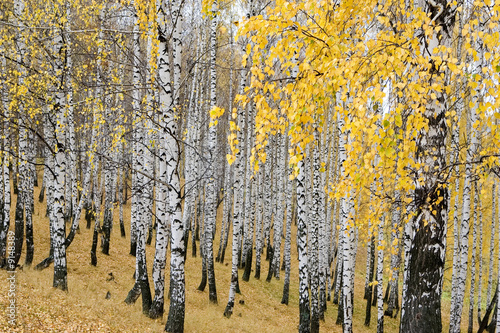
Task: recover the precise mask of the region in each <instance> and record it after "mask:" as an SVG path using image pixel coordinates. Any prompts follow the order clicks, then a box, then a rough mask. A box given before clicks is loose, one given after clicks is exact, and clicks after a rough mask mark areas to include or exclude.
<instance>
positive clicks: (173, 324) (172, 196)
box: [158, 0, 185, 332]
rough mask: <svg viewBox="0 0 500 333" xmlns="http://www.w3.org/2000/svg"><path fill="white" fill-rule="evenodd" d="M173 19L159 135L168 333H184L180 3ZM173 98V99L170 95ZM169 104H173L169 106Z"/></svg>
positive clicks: (161, 80) (162, 26)
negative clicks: (165, 207)
mask: <svg viewBox="0 0 500 333" xmlns="http://www.w3.org/2000/svg"><path fill="white" fill-rule="evenodd" d="M159 10H160V11H161V12H163V15H164V13H166V12H167V4H166V3H165V0H163V1H161V5H160V7H159ZM172 17H173V22H175V25H174V30H173V33H172V39H173V65H174V66H173V67H174V75H173V83H174V94H173V96H175V98H173V99H172V98H171V97H169V96H168V95H169V93H168V92H169V91H172V90H171V87H169V84H170V75H169V74H170V73H169V71H168V70H167V68H166V67H167V65H166V64H167V62H165V61H164V60H161V59H160V64H159V65H158V69H159V77H160V78H159V83H160V86H161V87H162V89H161V93H160V110H161V111H160V112H161V116H160V117H162V118H163V119H162V121H164V122H165V124H166V126H165V127H164V129H163V132H160V135H162V136H163V138H164V140H165V141H164V144H163V147H164V148H165V150H166V152H167V154H166V161H165V162H166V164H167V181H166V183H167V184H169V185H170V189H169V203H170V205H169V207H170V211H171V223H170V225H171V238H170V290H171V295H170V307H169V312H168V319H167V323H166V325H165V330H166V331H167V332H183V331H184V315H185V277H184V252H185V248H184V239H183V238H184V225H183V223H182V210H181V198H182V196H181V186H180V179H179V161H180V152H179V142H178V141H177V140H178V136H179V134H180V133H179V130H178V125H177V121H176V110H179V107H180V104H179V87H180V79H181V78H180V74H181V55H182V41H181V29H182V12H181V3H180V2H179V1H175V2H174V3H172ZM158 21H159V22H158V25H159V27H160V29H159V30H160V32H159V39H160V54H162V55H164V56H166V51H167V50H168V48H167V44H166V43H167V40H166V36H167V34H166V29H165V22H164V21H163V22H162V15H159V16H158ZM170 96H172V95H170ZM168 102H170V104H168Z"/></svg>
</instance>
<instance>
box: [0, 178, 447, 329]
mask: <svg viewBox="0 0 500 333" xmlns="http://www.w3.org/2000/svg"><path fill="white" fill-rule="evenodd" d="M38 191H39V188H37V189H36V192H38ZM35 194H36V195H38V193H35ZM36 198H37V196H36ZM13 202H14V201H13ZM125 208H126V209H125V220H126V221H129V220H130V206H129V205H127V206H126V207H125ZM44 213H45V204H40V203H38V202H36V207H35V216H34V235H35V260H34V262H35V263H38V262H40V261H41V260H42V259H44V257H45V256H46V255H47V254H48V252H49V234H48V219H47V218H46V217H45V216H44ZM117 220H118V219H117V217H116V216H115V221H117ZM83 223H84V221H82V225H81V226H82V228H81V233H80V234H78V235H77V236H76V237H75V240H74V242H73V244H72V245H71V247H70V248H69V249H68V254H67V259H68V288H69V292H67V293H66V292H61V291H59V290H56V289H54V288H52V287H51V286H52V277H53V267H52V266H51V267H50V268H49V269H46V270H44V271H42V272H39V271H34V270H33V269H32V268H25V269H23V270H20V271H18V272H17V275H16V282H17V291H16V301H17V321H16V326H15V327H12V326H9V325H8V323H7V320H8V319H7V317H6V316H5V315H4V314H2V316H0V331H6V332H14V331H15V332H162V331H163V328H164V325H165V321H166V318H167V313H166V314H165V315H164V317H163V318H162V319H159V320H151V319H149V318H147V317H145V316H144V315H142V311H141V302H140V300H139V301H138V302H137V303H136V304H134V305H131V306H128V305H126V304H125V303H124V302H123V301H124V299H125V297H126V295H127V293H128V291H129V290H130V288H131V287H132V286H133V283H134V281H133V279H132V276H133V272H134V267H135V258H134V257H132V256H130V255H129V254H128V253H129V238H128V231H129V228H127V238H126V239H124V238H121V237H120V234H119V227H118V226H117V225H115V227H114V228H113V232H112V236H111V249H110V255H109V256H106V255H102V254H100V253H99V254H98V264H97V267H93V266H91V265H90V248H91V242H92V233H91V230H87V229H85V225H84V224H83ZM217 231H220V226H219V227H218V229H217ZM293 232H294V234H293V235H292V239H295V229H294V230H293ZM218 240H219V235H218V234H217V236H216V240H215V244H214V249H217V248H218V247H217V246H218ZM293 243H294V242H293ZM230 248H231V244H230V242H229V245H228V252H227V253H226V258H227V259H226V263H224V264H220V263H215V269H216V272H215V274H216V279H217V291H218V300H219V304H218V305H213V304H210V303H209V301H208V287H207V290H206V291H205V292H199V291H197V290H196V288H197V287H198V284H199V282H200V280H201V259H200V258H199V257H197V258H193V257H191V243H189V246H188V256H187V262H186V320H185V331H186V332H253V333H255V332H295V331H296V330H297V326H298V318H299V316H298V314H299V313H298V272H297V261H296V260H295V258H296V257H297V254H296V248H295V245H294V244H292V276H291V286H290V291H291V292H290V304H289V305H288V306H285V305H282V304H280V302H281V296H282V289H283V278H282V279H281V280H280V281H277V280H273V281H272V282H271V283H267V282H265V280H264V279H265V276H266V275H267V267H268V263H267V262H265V261H264V262H263V265H262V268H263V271H262V274H261V275H262V276H263V279H261V280H255V279H253V276H252V278H251V279H250V282H243V281H241V280H240V288H241V291H242V294H241V295H237V297H236V305H235V308H234V314H233V316H232V317H231V318H230V319H227V318H224V317H223V311H224V308H225V305H226V302H227V298H228V289H229V280H230V270H231V264H230V256H231V252H230ZM147 256H148V257H147V258H148V267H149V268H150V269H151V264H152V261H153V257H154V246H148V247H147ZM358 257H359V258H358V264H357V266H356V268H357V271H356V280H355V300H354V317H355V318H354V332H374V331H375V330H376V328H375V327H376V308H372V325H371V328H367V327H365V326H364V325H363V324H364V318H365V302H366V301H365V300H363V285H364V275H365V274H364V262H365V250H364V248H362V247H360V248H359V256H358ZM22 260H24V256H23V257H22V258H21V263H22ZM150 271H151V270H150ZM109 273H113V276H114V280H112V281H107V279H108V277H109V275H108V274H109ZM241 274H242V271H240V277H241ZM282 274H284V273H282ZM6 277H7V275H6V272H5V271H1V272H0V281H2V282H0V309H2V311H5V308H6V305H7V304H8V301H9V300H8V297H7V294H8V290H7V289H8V286H7V280H6ZM151 287H152V282H151ZM167 290H168V289H167ZM108 291H109V292H110V293H111V299H109V300H106V299H105V295H106V293H107V292H108ZM241 299H243V300H244V301H245V303H244V305H241V304H239V300H241ZM165 306H166V312H168V303H167V304H166V305H165ZM448 309H449V302H447V303H445V304H444V306H443V322H444V323H445V325H446V326H447V324H446V321H447V320H446V319H447V318H445V316H446V315H447V313H448V312H449V310H448ZM325 317H326V318H325V321H324V322H322V323H321V331H322V332H341V327H340V326H337V325H335V320H336V317H337V306H335V305H333V304H331V303H329V304H328V310H327V312H326V315H325ZM384 327H385V331H386V332H397V331H398V320H396V319H389V318H387V317H386V319H385V324H384Z"/></svg>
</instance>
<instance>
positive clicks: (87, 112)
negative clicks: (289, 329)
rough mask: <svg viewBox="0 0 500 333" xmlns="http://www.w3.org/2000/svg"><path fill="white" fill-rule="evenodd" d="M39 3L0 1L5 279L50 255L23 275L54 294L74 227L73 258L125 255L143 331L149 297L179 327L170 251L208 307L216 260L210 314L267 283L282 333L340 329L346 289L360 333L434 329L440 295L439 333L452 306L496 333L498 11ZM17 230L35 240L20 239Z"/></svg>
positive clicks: (181, 287)
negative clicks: (293, 317)
mask: <svg viewBox="0 0 500 333" xmlns="http://www.w3.org/2000/svg"><path fill="white" fill-rule="evenodd" d="M49 2H50V4H51V5H50V6H42V5H41V4H38V3H36V1H35V2H33V1H31V2H30V1H26V0H10V1H7V2H5V3H2V4H0V14H1V15H0V31H1V33H0V78H1V82H2V86H1V87H0V89H1V90H0V98H1V103H0V113H1V115H2V122H1V126H0V132H1V138H2V139H1V142H0V146H1V154H0V162H1V165H0V266H1V267H2V268H6V269H15V268H16V267H19V266H20V265H21V263H20V262H21V261H20V260H21V256H22V253H23V244H24V242H25V243H26V249H25V253H26V258H25V262H24V266H25V267H29V266H31V265H32V263H33V254H34V251H35V249H36V251H45V252H48V255H47V258H46V259H45V260H43V261H42V262H40V263H37V265H36V266H35V269H39V270H41V269H45V268H48V267H49V266H50V265H51V264H53V268H54V279H53V287H55V288H59V289H62V290H68V289H69V290H70V291H71V288H68V284H69V283H68V280H70V279H71V275H69V276H68V269H67V267H68V265H71V262H67V258H66V251H67V249H68V247H69V246H70V245H71V244H72V242H73V240H74V238H75V237H79V236H78V230H79V228H80V220H81V217H82V215H84V216H85V217H84V218H85V220H86V221H87V224H86V227H87V228H88V229H92V237H93V238H92V243H91V244H92V246H91V248H90V249H89V250H90V251H89V252H90V258H89V263H90V264H91V265H94V266H95V265H98V264H99V256H101V255H112V252H113V251H112V249H113V239H112V235H113V233H112V230H113V227H114V226H115V225H116V223H117V222H118V223H119V227H120V235H121V236H122V237H129V238H130V255H132V256H134V257H135V275H134V281H133V282H131V283H130V291H129V293H128V296H127V298H126V299H125V302H126V303H128V304H131V303H134V302H136V301H137V300H138V298H139V297H141V299H142V311H143V313H144V314H145V315H146V316H148V317H150V318H153V319H156V318H163V315H164V311H165V306H166V304H165V302H168V306H169V308H168V316H167V318H166V325H165V330H166V331H169V332H183V331H184V321H185V312H186V310H185V306H186V302H188V301H189V300H186V293H185V285H186V283H185V261H186V260H189V258H188V256H187V252H188V249H189V248H191V255H192V256H198V255H199V256H201V258H202V260H201V261H202V267H200V269H201V270H202V281H201V284H200V286H199V287H198V289H199V290H200V291H204V289H205V288H206V285H207V284H208V299H209V301H210V302H211V303H217V302H218V301H220V298H218V296H217V286H216V284H217V279H216V276H215V267H216V265H219V264H224V262H225V261H229V260H230V262H231V276H230V285H229V286H224V287H229V293H228V294H229V298H228V300H227V305H226V307H225V311H224V316H225V317H227V318H230V317H231V316H232V314H233V313H234V311H235V307H237V306H238V305H237V304H236V303H235V301H236V294H237V293H240V292H241V290H244V288H245V287H246V283H247V282H248V281H250V280H251V279H252V278H253V279H261V278H263V277H264V275H263V274H266V273H267V275H266V276H265V277H266V281H267V282H269V283H274V284H277V283H281V280H283V294H282V297H281V303H282V304H284V305H288V304H289V303H290V302H289V301H290V298H291V297H290V294H296V293H297V292H298V313H299V318H300V319H299V326H298V330H299V332H319V330H320V322H321V320H324V318H325V313H327V310H328V309H330V312H332V313H336V315H337V324H338V325H341V326H342V330H343V331H344V332H353V331H354V328H353V327H354V321H353V318H354V317H355V316H362V314H359V313H355V311H354V305H355V302H354V299H355V297H357V295H358V294H359V292H357V293H355V290H354V286H355V280H356V279H358V275H359V274H362V273H360V272H364V274H365V277H364V290H363V292H364V299H365V300H366V306H365V307H364V309H365V317H364V318H365V320H364V324H365V325H366V326H373V327H374V330H375V327H376V331H377V332H383V331H384V321H390V320H399V325H400V332H441V331H443V321H442V299H443V297H442V296H443V292H444V291H446V292H448V291H449V292H450V295H451V301H450V302H451V304H450V325H449V330H450V332H460V331H461V330H463V328H464V327H465V323H466V322H465V320H462V319H463V313H464V306H466V305H464V304H465V301H466V300H468V302H469V304H468V306H469V307H468V311H467V314H468V316H467V319H468V320H467V327H468V331H469V332H472V331H475V330H479V332H482V331H495V329H496V330H497V331H498V330H499V329H500V312H499V311H500V307H499V306H498V299H499V296H498V292H499V290H498V283H500V274H499V273H498V272H499V267H500V261H499V259H498V258H499V257H500V256H499V254H498V253H499V250H498V249H499V248H500V245H499V244H500V243H499V242H500V240H499V239H498V238H497V236H496V234H497V233H498V230H500V226H499V219H500V211H499V210H500V208H499V207H500V199H499V198H498V196H499V195H500V186H499V185H498V181H497V179H496V178H497V177H498V176H499V175H500V172H499V171H498V170H499V167H498V146H499V145H498V144H499V138H498V131H499V128H498V125H497V119H496V118H499V117H498V111H497V108H498V104H499V102H498V101H500V96H498V93H497V90H498V89H497V88H498V87H497V83H496V82H498V77H497V74H498V72H499V71H500V68H499V65H498V58H499V57H500V55H499V53H498V44H495V43H496V42H493V41H492V40H493V39H494V38H495V37H494V36H496V35H495V34H496V33H497V32H496V30H495V29H497V28H496V26H497V25H498V23H499V22H498V21H499V17H498V16H499V14H498V9H497V8H493V7H492V6H476V7H472V5H471V4H469V3H467V2H463V1H462V2H460V1H459V2H458V3H457V2H451V1H445V0H422V1H415V3H412V2H410V1H405V2H397V3H396V2H394V3H392V2H390V1H389V2H388V3H387V4H374V3H373V2H370V1H361V4H350V3H349V2H345V1H339V3H338V4H336V5H334V6H333V7H328V6H329V5H328V4H318V6H319V7H318V8H319V9H318V12H310V13H309V12H308V10H309V9H308V8H310V6H316V5H315V4H314V3H312V2H311V3H310V2H309V1H303V2H299V3H297V6H296V7H297V8H293V10H292V9H290V8H289V7H287V5H286V4H283V3H282V2H279V1H276V2H271V3H265V2H262V1H259V0H252V1H249V2H247V3H245V4H238V5H236V4H232V5H231V6H229V7H228V8H226V3H224V4H222V3H219V2H218V1H216V0H215V1H213V2H207V3H205V2H203V3H202V2H195V1H188V2H182V1H174V0H172V1H167V0H158V1H156V2H154V3H150V2H145V1H139V0H136V1H134V2H132V3H128V2H127V3H125V1H122V2H120V1H116V2H112V1H98V2H97V3H96V4H94V5H92V6H90V7H91V8H87V7H86V6H84V2H81V1H79V0H71V1H70V0H66V1H59V2H54V3H52V1H51V0H50V1H49ZM287 4H288V6H290V4H289V3H287ZM351 5H352V7H351ZM238 6H239V7H238ZM325 6H326V7H325ZM48 7H51V8H48ZM266 8H267V9H266ZM287 8H288V9H287ZM285 9H286V10H285ZM289 9H290V11H289V12H288V10H289ZM349 11H353V12H356V13H355V14H353V15H351V16H345V15H346V14H345V13H346V12H349ZM202 12H203V13H204V14H203V17H202V15H201V14H200V13H202ZM241 12H244V13H246V16H245V17H244V18H242V19H241V20H240V21H239V22H237V23H238V24H237V25H238V27H239V29H240V31H239V38H238V39H236V36H235V31H234V29H236V27H235V24H234V22H235V21H236V20H237V19H236V18H235V17H236V16H237V13H241ZM336 15H338V16H339V17H337V16H336ZM277 17H279V19H277ZM370 22H371V23H370ZM478 22H479V23H478ZM341 26H342V27H343V29H345V31H342V33H339V32H338V29H341V28H340V27H341ZM266 27H267V28H266ZM473 28H475V29H477V31H478V32H474V31H473ZM337 35H338V36H337ZM346 36H347V37H346ZM337 38H338V39H337ZM497 39H498V38H497ZM318 44H321V45H322V46H321V47H320V48H319V49H317V47H318ZM384 57H385V58H384ZM389 63H390V65H391V66H392V67H393V69H392V70H389V69H387V67H388V66H389V65H387V64H389ZM325 66H326V67H325ZM488 75H490V76H488ZM228 162H229V163H228ZM42 173H43V176H42ZM39 179H40V180H39ZM37 183H38V184H37ZM11 185H12V186H11ZM36 186H39V187H40V189H41V191H40V197H39V201H40V202H42V203H44V204H45V206H46V210H45V211H44V212H42V214H38V213H39V212H34V200H35V198H34V188H35V187H36ZM11 188H12V190H11ZM128 201H130V210H131V214H130V221H126V220H125V219H124V205H125V203H127V202H128ZM14 204H15V206H14V207H12V205H14ZM220 205H222V207H221V209H218V208H219V207H220ZM45 206H44V207H45ZM497 206H498V207H497ZM84 209H85V214H83V210H84ZM116 209H118V210H119V212H118V213H117V214H115V210H116ZM11 212H13V213H14V214H12V215H13V216H12V217H13V219H11ZM35 213H36V214H38V215H46V216H47V217H48V220H49V225H48V229H49V233H50V244H34V241H33V239H34V237H33V219H34V216H35V215H36V214H35ZM115 215H117V216H118V221H115V220H116V219H114V216H115ZM128 226H130V229H129V230H127V229H126V227H128ZM451 229H453V230H451ZM471 229H472V230H471ZM9 230H11V231H14V237H15V246H14V248H13V251H12V253H10V252H9V251H8V250H7V234H8V232H9ZM190 233H191V234H190ZM488 233H489V234H488ZM153 239H154V243H153ZM217 240H218V252H217V255H214V243H215V244H217ZM190 242H191V244H190ZM151 244H153V246H154V249H155V253H154V257H153V258H150V257H148V256H147V255H146V248H147V246H149V245H151ZM35 245H36V247H35ZM99 245H100V252H99ZM228 245H230V246H231V248H230V250H228V249H227V247H228ZM362 246H364V247H365V248H364V249H362V248H361V247H362ZM486 247H487V248H488V250H485V249H484V248H486ZM295 250H296V253H297V256H295V255H294V253H295ZM486 251H488V252H486ZM227 253H230V257H231V258H230V259H229V258H228V256H229V254H227ZM365 253H366V260H365V258H364V257H363V256H364V254H365ZM486 253H488V255H486ZM8 256H12V257H13V258H14V262H15V263H14V266H11V265H8V264H7V258H8ZM360 258H361V259H363V262H365V263H366V267H364V268H360V267H359V266H360V265H361V260H359V259H360ZM214 259H215V260H214ZM167 260H168V264H167ZM148 261H150V262H151V261H152V262H153V265H152V266H153V269H152V272H149V271H148V268H147V267H148V266H147V262H148ZM293 265H296V266H297V267H298V279H299V281H298V290H293V289H291V287H290V285H291V275H292V267H295V266H293ZM447 268H450V269H449V270H448V271H449V272H450V273H447ZM252 272H254V274H252ZM240 273H242V279H241V280H242V281H244V282H242V283H240V278H239V276H240ZM447 274H448V275H447ZM400 276H401V278H400ZM150 278H151V279H150ZM150 280H152V284H150V282H151V281H150ZM166 280H167V281H166ZM278 280H279V281H280V282H278ZM151 286H152V288H151ZM220 287H221V286H219V289H220ZM280 288H281V287H280ZM165 294H167V295H165ZM384 295H385V297H384ZM166 296H167V297H166ZM166 298H167V300H166ZM329 302H332V303H333V304H335V306H330V305H329V304H328V303H329ZM363 304H365V303H364V301H363ZM331 309H334V310H331ZM372 310H373V311H372ZM372 314H374V315H372ZM373 316H374V317H376V321H375V320H374V319H373V318H372V317H373ZM476 319H477V320H476ZM231 320H234V319H231Z"/></svg>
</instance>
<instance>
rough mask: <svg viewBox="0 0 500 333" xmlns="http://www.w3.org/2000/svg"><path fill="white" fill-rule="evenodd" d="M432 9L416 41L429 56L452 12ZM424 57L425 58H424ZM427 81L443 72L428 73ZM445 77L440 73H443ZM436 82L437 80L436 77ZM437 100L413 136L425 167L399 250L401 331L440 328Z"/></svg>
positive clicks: (441, 112) (442, 109) (442, 228)
mask: <svg viewBox="0 0 500 333" xmlns="http://www.w3.org/2000/svg"><path fill="white" fill-rule="evenodd" d="M437 3H438V6H439V8H440V10H439V12H438V13H436V12H435V10H436V6H433V4H436V3H435V2H434V1H426V2H425V4H424V6H425V8H423V10H424V11H425V12H431V13H434V14H433V15H436V16H435V17H432V18H431V19H434V20H435V21H436V22H435V24H436V25H438V26H439V27H440V31H439V32H434V33H433V35H432V36H431V38H430V39H426V40H425V43H423V44H421V48H422V51H423V53H424V52H425V54H432V52H433V50H434V49H435V47H437V46H440V45H444V46H446V47H449V46H450V45H451V37H452V36H451V34H452V30H453V29H452V27H451V22H453V21H454V15H455V11H454V10H453V9H452V8H451V3H449V2H448V1H444V0H442V1H438V2H437ZM429 60H430V59H429ZM432 74H435V75H436V76H432V78H431V82H430V83H433V82H434V81H435V80H438V79H437V77H439V76H441V75H442V74H445V73H440V72H437V73H432ZM443 77H446V75H443ZM438 81H440V80H438ZM435 93H436V96H437V101H438V102H436V101H434V102H429V103H428V105H426V109H425V111H424V114H423V116H424V117H425V118H426V119H427V120H428V122H429V128H428V130H424V131H421V133H420V134H419V137H418V138H417V142H416V145H417V153H416V161H417V162H418V163H422V164H421V165H425V167H422V168H421V169H419V170H417V175H416V179H422V180H423V181H417V182H416V187H415V194H414V195H415V205H416V215H415V217H414V218H413V220H412V221H411V222H410V223H411V225H410V228H409V229H408V234H407V236H409V239H408V243H409V244H408V245H409V247H408V249H407V252H405V256H406V257H407V258H408V259H407V260H406V263H407V265H408V266H407V267H406V274H407V275H406V276H405V279H404V285H403V289H404V290H405V293H404V298H405V302H404V306H403V307H402V311H401V326H400V331H402V332H408V333H412V332H429V333H431V332H441V331H442V322H441V293H442V284H443V273H444V262H445V244H446V227H447V214H448V205H447V203H448V189H447V187H446V180H445V179H444V176H443V174H442V173H440V171H442V170H443V168H444V167H445V165H446V154H445V149H446V146H445V141H446V133H447V125H446V116H445V113H446V110H447V108H446V102H447V101H446V98H447V96H446V94H445V93H444V92H439V91H436V92H435Z"/></svg>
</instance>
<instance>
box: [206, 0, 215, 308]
mask: <svg viewBox="0 0 500 333" xmlns="http://www.w3.org/2000/svg"><path fill="white" fill-rule="evenodd" d="M217 10H218V3H217V0H215V1H214V2H213V3H212V9H211V12H212V22H211V25H210V110H213V109H214V108H215V107H216V103H217V95H216V90H217V72H216V70H215V65H216V60H217V23H218V18H217ZM216 145H217V127H216V126H210V128H209V130H208V150H209V154H210V160H209V162H208V172H207V174H208V177H209V178H208V181H207V191H206V197H205V199H206V206H207V210H206V212H207V216H206V220H205V223H204V225H205V228H204V229H205V230H204V231H205V235H204V241H205V244H204V245H205V249H204V258H205V260H206V264H207V275H208V289H209V291H208V294H209V296H208V298H209V300H210V302H212V303H217V290H216V285H215V270H214V249H213V237H212V233H213V230H214V228H215V224H216V217H217V184H216V178H217V174H216V172H217V170H216V163H217V158H216V149H217V147H216Z"/></svg>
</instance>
